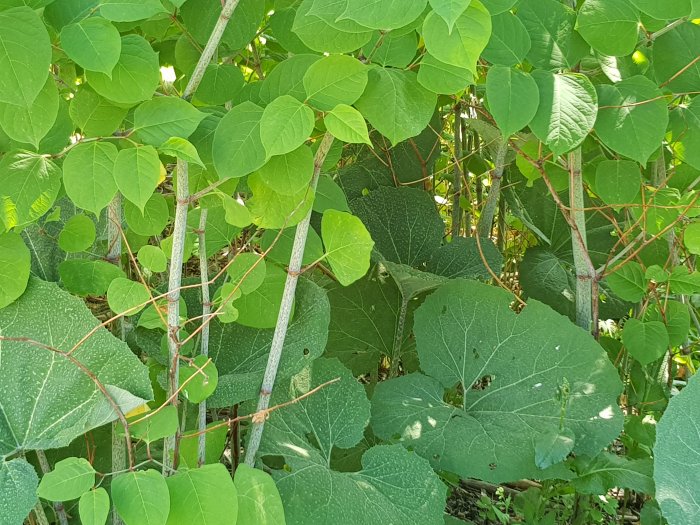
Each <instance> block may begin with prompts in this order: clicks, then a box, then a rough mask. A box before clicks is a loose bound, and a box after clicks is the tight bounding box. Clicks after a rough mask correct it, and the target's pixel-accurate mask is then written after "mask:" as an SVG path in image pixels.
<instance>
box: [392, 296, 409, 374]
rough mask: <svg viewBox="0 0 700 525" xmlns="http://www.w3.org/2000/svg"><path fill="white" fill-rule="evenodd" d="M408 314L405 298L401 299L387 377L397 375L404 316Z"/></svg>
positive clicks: (404, 323)
mask: <svg viewBox="0 0 700 525" xmlns="http://www.w3.org/2000/svg"><path fill="white" fill-rule="evenodd" d="M407 313H408V301H407V300H406V299H405V298H402V299H401V309H400V310H399V319H398V322H397V323H396V333H395V334H394V348H393V350H392V355H391V365H390V368H389V377H396V376H397V375H398V374H399V363H400V362H401V359H400V357H401V347H402V346H403V334H404V331H405V328H406V314H407Z"/></svg>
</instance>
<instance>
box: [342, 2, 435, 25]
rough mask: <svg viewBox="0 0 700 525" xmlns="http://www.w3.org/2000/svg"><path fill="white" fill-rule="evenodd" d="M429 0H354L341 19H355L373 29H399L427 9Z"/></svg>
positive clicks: (348, 3) (349, 3)
mask: <svg viewBox="0 0 700 525" xmlns="http://www.w3.org/2000/svg"><path fill="white" fill-rule="evenodd" d="M427 3H428V1H427V0H414V1H412V2H410V3H406V2H403V1H402V0H352V1H349V2H347V7H346V8H345V11H344V12H343V13H342V15H340V17H339V18H340V19H341V20H344V19H349V20H354V21H355V22H357V23H358V24H360V25H362V26H365V27H370V28H372V29H385V30H386V29H398V28H399V27H403V26H405V25H408V24H409V23H411V22H413V21H414V20H415V19H416V18H418V17H419V16H420V15H421V13H422V12H423V10H424V9H425V6H426V4H427Z"/></svg>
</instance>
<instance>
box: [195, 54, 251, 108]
mask: <svg viewBox="0 0 700 525" xmlns="http://www.w3.org/2000/svg"><path fill="white" fill-rule="evenodd" d="M244 84H245V79H244V77H243V73H241V70H240V68H239V67H238V66H237V65H235V64H209V65H208V66H207V69H206V70H205V72H204V76H203V77H202V81H201V82H200V84H199V87H198V88H197V91H195V94H194V96H195V97H196V99H197V100H200V101H202V102H204V103H205V104H211V105H213V106H218V105H221V104H224V103H226V102H228V101H229V100H233V99H234V97H235V96H236V95H237V94H238V93H239V92H240V91H241V90H242V89H243V86H244Z"/></svg>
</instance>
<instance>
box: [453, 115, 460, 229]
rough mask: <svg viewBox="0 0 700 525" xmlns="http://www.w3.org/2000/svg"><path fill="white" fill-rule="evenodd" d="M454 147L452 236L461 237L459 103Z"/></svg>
mask: <svg viewBox="0 0 700 525" xmlns="http://www.w3.org/2000/svg"><path fill="white" fill-rule="evenodd" d="M454 117H455V126H454V135H455V136H454V148H455V159H454V161H455V168H454V183H453V184H452V189H453V195H452V238H453V239H455V238H457V237H459V235H460V232H461V231H462V205H461V204H460V199H461V198H462V111H461V107H460V105H459V104H457V105H456V106H455V110H454Z"/></svg>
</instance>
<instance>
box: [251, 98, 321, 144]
mask: <svg viewBox="0 0 700 525" xmlns="http://www.w3.org/2000/svg"><path fill="white" fill-rule="evenodd" d="M313 129H314V112H313V110H312V109H311V108H310V107H308V106H306V105H304V104H302V103H301V102H299V101H298V100H297V99H295V98H294V97H292V96H290V95H282V96H281V97H278V98H276V99H275V100H273V101H272V102H270V104H268V106H267V107H266V108H265V111H264V112H263V116H262V119H261V121H260V138H261V140H262V143H263V146H264V148H265V151H266V152H267V156H268V158H269V157H272V156H273V155H284V154H286V153H290V152H292V151H294V150H295V149H297V148H299V147H300V146H301V145H303V144H304V142H306V140H308V138H309V135H311V132H312V131H313Z"/></svg>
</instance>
